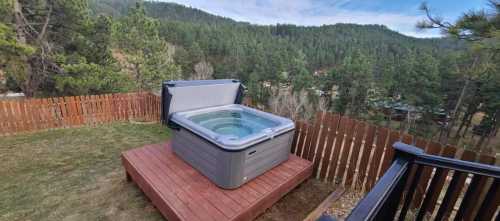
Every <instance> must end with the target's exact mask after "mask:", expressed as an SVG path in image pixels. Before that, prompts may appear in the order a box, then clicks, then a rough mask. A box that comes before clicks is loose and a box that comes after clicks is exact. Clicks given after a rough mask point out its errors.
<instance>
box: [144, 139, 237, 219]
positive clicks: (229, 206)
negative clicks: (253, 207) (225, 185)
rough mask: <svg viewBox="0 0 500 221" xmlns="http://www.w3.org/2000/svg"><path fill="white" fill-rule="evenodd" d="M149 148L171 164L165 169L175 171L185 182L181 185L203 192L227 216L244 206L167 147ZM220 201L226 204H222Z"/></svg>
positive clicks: (187, 189)
mask: <svg viewBox="0 0 500 221" xmlns="http://www.w3.org/2000/svg"><path fill="white" fill-rule="evenodd" d="M147 150H149V151H152V153H153V154H152V155H151V156H153V157H156V158H157V159H158V160H161V162H162V163H163V164H165V165H168V166H169V168H168V169H165V171H170V173H173V175H175V176H177V178H178V179H181V180H183V184H181V185H179V187H181V188H186V191H188V192H194V193H197V192H198V193H202V194H201V195H203V196H204V197H205V200H208V201H209V202H210V204H213V206H215V207H216V208H217V209H218V210H220V211H221V212H222V213H224V214H225V215H226V216H227V217H233V216H234V215H236V214H237V213H238V212H239V211H240V210H241V209H242V208H243V207H242V206H241V205H240V204H239V203H240V202H239V201H238V200H237V199H236V200H235V199H234V198H232V196H228V195H227V194H224V193H223V192H221V190H219V188H217V187H216V186H215V185H214V184H213V183H211V182H209V181H208V180H207V179H202V177H203V175H201V174H200V173H198V172H197V171H196V170H194V169H193V168H192V167H190V166H188V165H187V164H185V163H184V162H183V161H181V160H180V159H179V158H177V157H174V156H173V155H172V154H169V153H168V152H166V151H165V148H160V149H158V148H149V149H147ZM160 156H164V157H160ZM152 159H153V158H152ZM182 171H183V172H182ZM208 192H213V194H208ZM193 197H196V196H193ZM197 200H200V201H201V200H202V199H200V198H197ZM220 202H223V203H224V204H220Z"/></svg>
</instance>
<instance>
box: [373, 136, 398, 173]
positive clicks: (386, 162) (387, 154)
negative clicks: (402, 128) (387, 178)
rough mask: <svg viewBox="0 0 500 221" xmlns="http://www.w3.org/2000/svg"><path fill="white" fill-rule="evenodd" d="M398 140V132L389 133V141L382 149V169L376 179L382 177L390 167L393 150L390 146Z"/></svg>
mask: <svg viewBox="0 0 500 221" xmlns="http://www.w3.org/2000/svg"><path fill="white" fill-rule="evenodd" d="M399 138H400V134H399V132H398V131H391V132H390V133H389V141H388V142H387V144H386V146H385V149H384V158H383V160H382V167H381V168H380V171H379V173H378V175H377V179H378V178H380V177H381V176H382V175H384V173H385V171H386V170H387V168H389V166H390V165H391V162H392V158H394V148H393V147H392V145H394V143H395V142H396V141H398V140H399Z"/></svg>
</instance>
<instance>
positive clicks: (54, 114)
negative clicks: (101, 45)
mask: <svg viewBox="0 0 500 221" xmlns="http://www.w3.org/2000/svg"><path fill="white" fill-rule="evenodd" d="M159 109H160V98H159V97H158V96H156V95H154V94H152V93H149V92H136V93H120V94H101V95H88V96H71V97H52V98H40V99H38V98H37V99H24V100H3V101H1V100H0V135H10V134H17V133H22V132H30V131H38V130H46V129H51V128H69V127H78V126H83V125H97V124H102V123H110V122H115V121H128V120H132V119H136V120H143V121H158V120H159V119H160V111H159Z"/></svg>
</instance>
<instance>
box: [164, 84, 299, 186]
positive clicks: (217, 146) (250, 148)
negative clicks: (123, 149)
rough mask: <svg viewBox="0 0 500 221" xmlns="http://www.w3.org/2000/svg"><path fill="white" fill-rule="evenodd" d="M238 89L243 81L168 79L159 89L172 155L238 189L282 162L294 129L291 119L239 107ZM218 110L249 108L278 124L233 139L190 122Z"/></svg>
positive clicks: (207, 175) (240, 89)
mask: <svg viewBox="0 0 500 221" xmlns="http://www.w3.org/2000/svg"><path fill="white" fill-rule="evenodd" d="M220 93H223V94H220ZM241 93H242V85H241V84H240V82H239V81H235V80H209V81H167V82H165V83H164V87H163V92H162V97H163V98H162V108H163V111H162V120H163V122H164V123H167V124H168V125H169V127H171V128H173V130H172V131H173V138H172V149H173V151H174V153H176V154H177V155H178V156H179V157H180V158H182V159H183V160H184V161H186V162H187V163H189V164H190V165H191V166H193V167H194V168H195V169H197V170H198V171H199V172H201V173H202V174H203V175H205V176H206V177H208V178H209V179H210V180H211V181H212V182H214V183H215V184H216V185H218V186H219V187H222V188H226V189H233V188H237V187H239V186H241V185H242V184H244V183H245V182H248V181H249V180H251V179H253V178H255V177H257V176H259V175H260V174H262V173H264V172H265V171H267V170H269V169H271V168H273V167H275V166H277V165H279V164H280V163H282V162H284V161H286V160H287V159H288V156H289V153H290V146H291V142H292V138H293V133H294V128H295V125H294V123H293V121H291V120H290V119H286V118H283V117H279V116H276V115H273V114H270V113H265V112H262V111H259V110H255V109H252V108H248V107H245V106H242V105H239V104H238V103H239V102H240V101H241V98H242V94H241ZM194 95H196V96H194ZM191 102H192V103H191ZM179 103H182V104H179ZM172 110H175V111H173V112H172ZM218 110H235V111H243V112H248V113H251V114H254V115H258V116H259V117H263V118H266V119H270V120H272V121H273V122H276V126H274V127H271V128H267V129H265V130H262V131H260V132H258V133H253V134H251V135H250V136H248V137H243V138H241V139H231V138H227V137H224V136H220V135H218V134H216V133H214V132H213V131H210V130H208V129H206V128H204V127H202V126H200V125H198V124H196V123H195V122H193V121H191V120H189V117H191V116H194V115H197V114H200V113H207V112H212V111H218Z"/></svg>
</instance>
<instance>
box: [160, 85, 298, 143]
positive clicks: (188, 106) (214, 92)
mask: <svg viewBox="0 0 500 221" xmlns="http://www.w3.org/2000/svg"><path fill="white" fill-rule="evenodd" d="M244 90H245V87H244V86H243V85H242V84H241V82H240V81H239V80H234V79H224V80H196V81H165V82H163V86H162V104H161V107H162V110H161V120H162V123H163V124H166V125H168V126H169V127H170V128H173V129H179V128H184V129H187V130H189V131H191V132H192V133H193V134H195V135H197V136H199V137H202V138H203V139H204V140H207V141H208V142H211V143H213V144H215V145H216V146H218V147H219V148H221V149H223V150H225V151H241V150H244V149H246V148H249V147H251V146H253V145H256V144H258V143H259V142H262V141H264V140H268V139H273V138H274V137H276V136H280V135H282V134H284V133H286V132H289V131H291V130H293V129H295V124H294V123H293V121H291V120H290V119H287V118H283V117H280V116H276V115H273V114H270V113H266V112H262V111H258V110H255V109H253V108H248V107H244V106H241V105H238V104H241V101H242V99H243V92H244ZM228 107H230V108H232V109H239V110H244V111H247V112H251V113H253V114H257V115H260V116H264V117H267V118H270V119H273V121H276V122H278V123H279V126H277V127H274V128H269V130H266V131H262V132H259V133H256V134H254V135H253V136H251V137H248V138H245V139H238V140H232V139H216V138H215V137H216V136H217V135H216V134H213V133H211V132H209V131H207V130H206V129H203V128H202V127H200V126H199V125H195V124H194V123H192V122H190V120H188V119H187V118H186V117H185V116H186V115H187V114H188V113H187V112H192V113H194V112H198V111H199V110H201V109H214V108H215V109H220V108H228ZM193 111H194V112H193ZM181 113H183V114H181ZM219 138H224V137H219Z"/></svg>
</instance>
